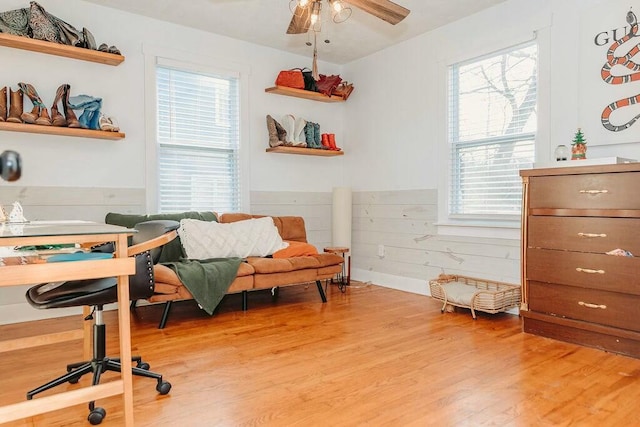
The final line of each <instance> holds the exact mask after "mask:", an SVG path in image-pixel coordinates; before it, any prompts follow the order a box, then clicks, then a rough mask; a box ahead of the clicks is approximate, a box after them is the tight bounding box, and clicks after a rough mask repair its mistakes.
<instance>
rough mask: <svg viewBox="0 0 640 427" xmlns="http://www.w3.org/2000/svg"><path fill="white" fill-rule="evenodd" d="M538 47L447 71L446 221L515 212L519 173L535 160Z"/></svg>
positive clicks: (518, 201)
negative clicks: (448, 163) (447, 177)
mask: <svg viewBox="0 0 640 427" xmlns="http://www.w3.org/2000/svg"><path fill="white" fill-rule="evenodd" d="M537 52H538V49H537V45H536V44H531V43H529V44H526V45H522V46H517V47H513V48H510V49H508V50H505V51H502V52H498V53H493V54H491V55H487V56H484V57H482V58H476V59H473V60H470V61H466V62H462V63H458V64H454V65H452V66H450V67H449V129H448V138H449V145H450V176H449V192H448V193H449V199H448V209H449V212H448V213H449V217H451V218H459V219H465V218H466V219H510V218H512V216H514V217H515V216H517V215H519V214H520V210H521V203H522V181H521V179H520V176H519V174H518V171H519V170H520V169H524V168H530V167H532V166H533V162H534V151H535V138H536V128H537V117H536V98H537Z"/></svg>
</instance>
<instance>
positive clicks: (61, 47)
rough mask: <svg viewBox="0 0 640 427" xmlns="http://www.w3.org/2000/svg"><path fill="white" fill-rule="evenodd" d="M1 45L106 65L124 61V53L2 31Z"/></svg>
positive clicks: (0, 36) (0, 34)
mask: <svg viewBox="0 0 640 427" xmlns="http://www.w3.org/2000/svg"><path fill="white" fill-rule="evenodd" d="M0 46H6V47H13V48H16V49H24V50H30V51H33V52H39V53H46V54H49V55H56V56H64V57H66V58H73V59H79V60H82V61H89V62H97V63H99V64H105V65H114V66H115V65H120V64H121V63H122V62H123V61H124V56H122V55H116V54H113V53H108V52H100V51H98V50H91V49H84V48H81V47H75V46H69V45H66V44H59V43H52V42H47V41H44V40H36V39H31V38H29V37H22V36H14V35H12V34H6V33H0Z"/></svg>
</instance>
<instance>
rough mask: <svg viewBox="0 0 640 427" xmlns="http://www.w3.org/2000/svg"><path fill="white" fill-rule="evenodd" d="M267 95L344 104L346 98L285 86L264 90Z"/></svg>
mask: <svg viewBox="0 0 640 427" xmlns="http://www.w3.org/2000/svg"><path fill="white" fill-rule="evenodd" d="M264 91H265V92H267V93H275V94H278V95H285V96H292V97H294V98H303V99H310V100H312V101H319V102H344V98H341V97H339V96H335V95H331V96H327V95H323V94H322V93H319V92H312V91H310V90H302V89H294V88H290V87H285V86H274V87H268V88H266V89H265V90H264Z"/></svg>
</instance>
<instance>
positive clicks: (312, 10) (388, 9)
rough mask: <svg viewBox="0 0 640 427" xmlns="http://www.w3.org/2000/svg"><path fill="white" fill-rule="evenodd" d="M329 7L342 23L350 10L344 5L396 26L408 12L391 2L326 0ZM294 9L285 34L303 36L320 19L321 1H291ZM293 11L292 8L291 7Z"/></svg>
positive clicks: (336, 20) (382, 0)
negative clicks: (351, 6)
mask: <svg viewBox="0 0 640 427" xmlns="http://www.w3.org/2000/svg"><path fill="white" fill-rule="evenodd" d="M326 1H327V2H328V3H329V6H330V7H331V10H332V13H333V20H334V21H335V22H344V21H346V20H347V19H348V18H349V16H351V8H350V7H348V6H345V5H344V3H347V4H350V5H353V6H355V7H357V8H358V9H361V10H363V11H364V12H367V13H370V14H371V15H373V16H375V17H377V18H380V19H382V20H384V21H387V22H388V23H390V24H391V25H396V24H397V23H398V22H400V21H402V20H403V19H404V18H406V16H407V15H408V14H409V12H410V10H409V9H407V8H405V7H402V6H400V5H399V4H396V3H394V2H392V1H391V0H326ZM291 2H292V5H293V6H295V9H294V10H292V12H293V17H292V18H291V22H290V23H289V28H287V34H303V33H306V32H307V31H309V29H310V28H314V27H315V25H316V23H317V22H319V19H320V11H321V9H322V0H291ZM292 9H293V7H292Z"/></svg>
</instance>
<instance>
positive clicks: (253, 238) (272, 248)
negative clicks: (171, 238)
mask: <svg viewBox="0 0 640 427" xmlns="http://www.w3.org/2000/svg"><path fill="white" fill-rule="evenodd" d="M178 235H179V236H180V239H181V241H182V247H183V248H184V251H185V253H186V255H187V257H188V258H189V259H207V258H229V257H238V258H246V257H250V256H267V255H271V254H273V253H274V252H276V251H278V250H280V249H284V248H285V247H287V243H284V242H283V241H282V238H281V237H280V234H279V233H278V229H277V228H276V226H275V225H274V223H273V219H271V217H263V218H252V219H248V220H245V221H238V222H233V223H229V224H218V223H215V222H206V221H198V220H195V219H183V220H181V221H180V228H179V229H178Z"/></svg>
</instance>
